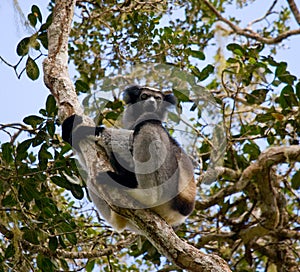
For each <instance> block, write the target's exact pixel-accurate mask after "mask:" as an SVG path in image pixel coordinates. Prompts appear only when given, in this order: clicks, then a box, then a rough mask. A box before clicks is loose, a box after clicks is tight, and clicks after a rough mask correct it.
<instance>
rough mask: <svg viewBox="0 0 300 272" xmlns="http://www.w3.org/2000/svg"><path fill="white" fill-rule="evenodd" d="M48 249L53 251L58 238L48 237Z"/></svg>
mask: <svg viewBox="0 0 300 272" xmlns="http://www.w3.org/2000/svg"><path fill="white" fill-rule="evenodd" d="M48 246H49V249H50V250H51V251H53V252H55V250H56V249H57V248H58V240H57V238H56V237H50V238H49V242H48Z"/></svg>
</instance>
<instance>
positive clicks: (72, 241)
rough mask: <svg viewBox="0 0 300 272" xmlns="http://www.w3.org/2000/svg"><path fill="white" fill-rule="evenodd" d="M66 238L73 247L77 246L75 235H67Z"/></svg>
mask: <svg viewBox="0 0 300 272" xmlns="http://www.w3.org/2000/svg"><path fill="white" fill-rule="evenodd" d="M66 238H67V239H68V241H69V242H70V243H71V244H72V245H74V246H75V245H76V244H77V237H76V234H75V233H67V234H66Z"/></svg>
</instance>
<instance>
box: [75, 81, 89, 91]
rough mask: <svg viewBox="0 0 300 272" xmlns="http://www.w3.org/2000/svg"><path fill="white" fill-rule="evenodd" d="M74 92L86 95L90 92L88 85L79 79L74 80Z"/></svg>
mask: <svg viewBox="0 0 300 272" xmlns="http://www.w3.org/2000/svg"><path fill="white" fill-rule="evenodd" d="M75 88H76V92H78V93H79V92H81V93H86V92H88V91H89V90H90V87H89V84H88V83H86V82H84V81H83V80H81V79H78V80H76V82H75Z"/></svg>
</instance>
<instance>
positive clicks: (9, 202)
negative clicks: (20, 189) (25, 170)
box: [1, 195, 17, 207]
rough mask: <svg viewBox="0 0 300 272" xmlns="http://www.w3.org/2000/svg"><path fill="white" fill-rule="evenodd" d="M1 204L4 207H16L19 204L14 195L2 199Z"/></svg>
mask: <svg viewBox="0 0 300 272" xmlns="http://www.w3.org/2000/svg"><path fill="white" fill-rule="evenodd" d="M1 205H2V206H4V207H14V206H16V205H17V201H16V199H15V198H14V197H13V196H12V195H8V196H6V197H5V198H3V199H2V201H1Z"/></svg>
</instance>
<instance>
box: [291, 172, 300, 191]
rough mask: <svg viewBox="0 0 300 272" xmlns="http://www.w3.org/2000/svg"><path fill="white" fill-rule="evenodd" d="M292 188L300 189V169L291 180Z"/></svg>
mask: <svg viewBox="0 0 300 272" xmlns="http://www.w3.org/2000/svg"><path fill="white" fill-rule="evenodd" d="M291 184H292V188H293V189H294V190H299V189H300V171H298V172H297V173H296V174H295V175H294V176H293V177H292V180H291Z"/></svg>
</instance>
